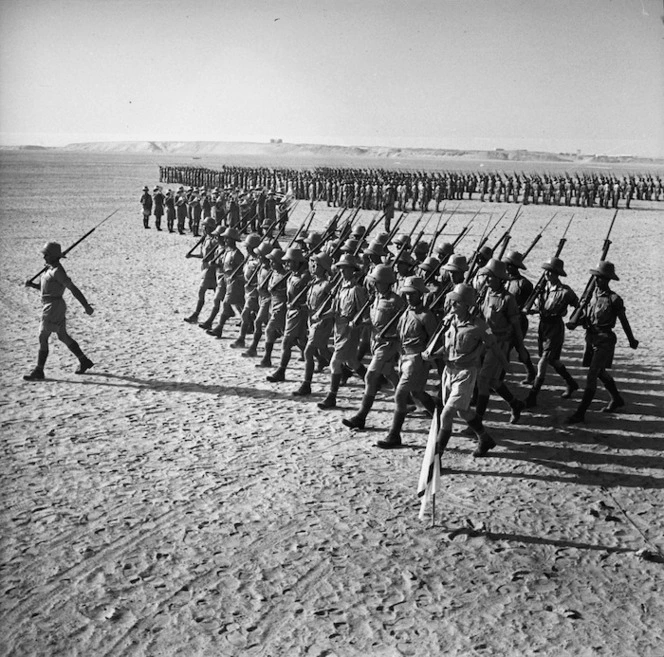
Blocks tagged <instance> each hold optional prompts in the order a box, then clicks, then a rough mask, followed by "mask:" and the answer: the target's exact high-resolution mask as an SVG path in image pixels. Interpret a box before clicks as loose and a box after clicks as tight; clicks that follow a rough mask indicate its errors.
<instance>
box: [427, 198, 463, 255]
mask: <svg viewBox="0 0 664 657" xmlns="http://www.w3.org/2000/svg"><path fill="white" fill-rule="evenodd" d="M460 206H461V203H457V206H456V208H454V210H452V212H451V213H450V216H449V217H448V218H447V221H446V222H445V223H444V224H443V226H442V227H441V229H440V230H437V231H436V232H435V233H434V236H433V238H432V240H431V245H430V246H429V253H428V255H431V254H432V253H433V249H434V246H435V244H436V241H437V240H438V238H439V237H440V236H441V235H442V234H443V233H444V232H445V229H446V228H447V224H449V223H450V220H451V219H452V217H453V216H454V214H455V212H456V211H457V210H458V209H459V207H460ZM444 211H445V207H444V206H443V212H444ZM441 218H442V217H441Z"/></svg>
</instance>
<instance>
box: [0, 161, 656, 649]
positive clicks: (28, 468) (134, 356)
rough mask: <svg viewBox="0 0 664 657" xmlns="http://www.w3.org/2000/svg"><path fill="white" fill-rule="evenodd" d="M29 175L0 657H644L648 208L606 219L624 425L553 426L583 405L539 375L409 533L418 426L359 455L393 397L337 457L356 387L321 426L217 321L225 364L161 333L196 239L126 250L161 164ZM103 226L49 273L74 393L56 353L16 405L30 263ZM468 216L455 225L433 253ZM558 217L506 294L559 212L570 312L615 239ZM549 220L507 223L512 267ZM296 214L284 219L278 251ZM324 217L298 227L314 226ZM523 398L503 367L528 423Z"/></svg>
mask: <svg viewBox="0 0 664 657" xmlns="http://www.w3.org/2000/svg"><path fill="white" fill-rule="evenodd" d="M40 157H41V156H37V155H35V156H33V155H30V156H23V155H21V154H3V155H2V178H1V180H2V197H3V203H2V206H3V207H2V209H1V214H0V219H1V227H2V230H1V231H0V249H1V254H2V262H3V267H4V272H5V274H4V276H3V277H2V281H1V289H0V292H1V294H0V303H1V308H2V317H3V319H2V349H1V351H0V358H1V361H0V363H1V364H0V383H1V384H2V393H1V397H0V403H1V404H2V406H1V408H2V414H1V423H2V424H1V426H2V452H3V454H2V456H3V458H2V465H1V466H0V476H1V479H0V483H1V486H2V489H1V490H2V502H3V504H2V512H1V516H0V518H1V520H0V522H1V524H0V528H1V538H0V547H1V551H2V560H1V570H0V573H1V580H0V583H1V587H2V607H1V610H0V613H1V617H0V618H1V625H2V635H1V637H0V647H1V648H0V650H1V652H2V654H6V655H95V656H98V655H108V656H111V655H215V656H216V655H275V656H276V655H311V656H314V657H322V656H332V655H339V656H344V655H380V656H383V655H536V654H537V655H554V656H558V655H588V656H590V655H598V656H600V655H601V656H607V655H616V656H621V657H623V656H632V655H633V656H635V657H637V656H638V657H648V656H656V655H661V654H662V650H663V648H662V646H663V645H664V596H663V595H662V591H663V590H664V559H663V558H662V553H663V552H664V536H663V534H662V526H663V522H664V493H663V490H662V489H663V484H664V461H663V460H662V449H663V446H664V404H663V403H662V402H663V394H662V392H663V390H664V371H663V370H664V311H663V310H662V308H663V307H664V306H663V304H664V291H663V290H664V288H663V285H662V283H663V280H664V277H663V276H662V261H663V260H662V248H663V246H664V203H661V204H654V203H653V204H650V205H646V204H642V205H641V206H640V207H638V208H636V209H634V210H631V211H621V212H620V213H619V215H618V219H617V221H616V225H615V228H614V233H613V235H612V240H613V245H612V246H611V251H610V259H612V260H613V261H614V262H615V263H616V268H617V272H618V275H619V276H620V278H621V280H620V281H619V282H616V283H615V284H614V285H613V288H614V289H615V290H616V291H617V292H618V293H620V294H621V295H622V296H623V298H624V300H625V304H626V307H627V313H628V317H629V318H630V320H631V322H632V326H633V328H634V332H635V334H636V337H637V338H638V339H639V340H640V345H639V348H638V350H636V351H632V350H630V349H629V348H628V347H627V341H626V339H625V337H624V335H622V334H621V333H620V332H619V333H618V335H619V339H618V345H619V346H618V348H617V355H616V362H615V365H614V374H615V376H616V378H617V381H618V384H619V387H620V388H621V389H622V390H623V391H624V393H625V396H626V398H627V400H628V407H627V408H626V411H625V412H624V413H621V414H619V415H617V414H616V415H610V414H605V413H601V412H600V409H601V407H602V406H603V404H604V403H605V402H606V400H607V399H608V394H607V393H606V392H605V391H604V390H603V389H602V388H600V391H599V394H598V397H597V398H596V400H595V402H594V404H593V406H592V407H591V411H590V412H589V413H588V419H587V422H586V423H585V424H581V425H576V426H573V427H568V426H566V425H565V424H564V423H563V420H564V418H565V416H566V415H568V414H570V413H571V411H572V410H573V409H574V408H575V402H576V401H578V397H577V398H576V399H575V400H572V401H569V400H567V401H566V400H561V399H560V397H559V394H560V392H561V391H562V383H561V381H560V380H559V379H557V378H556V375H555V374H554V373H550V375H549V377H548V380H547V384H546V386H545V388H544V389H543V391H542V393H541V395H540V399H541V403H540V405H539V406H538V407H537V408H536V409H533V411H534V412H529V413H524V415H523V417H522V420H521V422H520V424H518V425H516V426H512V425H509V424H508V423H507V422H506V420H507V417H508V414H507V407H506V405H505V404H504V402H502V401H500V400H495V401H493V402H492V405H491V406H490V409H489V412H488V415H487V424H488V426H489V427H490V430H491V432H492V434H493V435H494V437H495V438H496V440H497V441H498V443H499V446H498V448H497V449H495V450H494V451H493V452H491V456H490V457H488V458H486V459H479V460H478V459H473V458H472V457H471V451H472V449H473V441H472V440H471V439H470V438H469V437H465V436H462V435H455V436H454V437H453V439H452V441H451V443H450V448H449V449H448V451H447V453H446V455H445V462H444V466H445V469H444V472H443V480H444V482H443V486H444V492H443V494H442V495H439V496H438V500H437V504H436V518H435V524H433V526H432V523H431V516H430V513H429V514H428V515H427V518H426V519H425V520H424V521H421V520H419V519H418V511H419V501H418V499H417V496H416V487H417V480H418V476H419V471H420V465H421V461H422V456H423V453H424V446H425V443H426V436H427V431H428V426H429V420H427V419H426V418H425V416H424V415H423V413H422V412H421V411H417V412H416V413H415V414H414V415H413V416H412V417H409V418H408V419H407V421H406V425H405V433H404V442H405V444H406V445H405V448H404V449H401V450H395V451H392V452H387V453H386V452H383V451H382V450H378V449H376V448H375V447H374V446H373V445H374V443H375V441H376V440H377V439H379V438H381V437H382V436H383V434H384V433H385V432H386V429H387V427H388V425H389V421H390V417H391V408H392V402H391V397H390V393H389V392H387V391H386V392H383V393H382V394H381V396H380V397H379V399H378V400H377V403H376V405H375V407H374V411H373V412H372V414H371V415H370V416H369V425H370V427H369V430H368V431H365V432H351V431H349V430H348V429H346V428H345V427H343V425H342V424H341V418H342V417H343V416H344V415H345V414H348V413H350V412H351V411H352V410H354V409H355V408H356V407H357V405H358V403H359V398H360V396H361V391H362V388H361V385H360V382H359V380H358V379H357V378H354V379H351V380H350V381H349V385H348V386H347V387H345V388H343V389H342V390H341V394H340V408H339V409H338V410H335V411H330V412H322V411H319V410H318V408H317V407H316V403H315V402H317V401H320V399H321V397H322V395H323V394H324V392H325V390H326V387H327V376H328V375H327V373H324V374H319V375H316V378H315V381H314V395H313V396H312V397H311V398H308V399H304V400H300V399H297V398H294V397H293V396H292V395H291V392H292V391H293V390H294V389H295V388H296V387H297V386H298V384H299V380H300V378H301V374H302V363H301V362H298V360H297V358H294V359H293V361H292V363H291V368H290V369H289V371H288V373H287V379H288V380H287V382H285V383H281V384H272V383H268V382H267V381H266V379H265V376H266V374H267V373H268V372H266V370H264V369H258V368H256V367H255V361H253V360H250V359H245V358H241V357H240V355H239V354H238V353H237V351H236V350H233V349H230V348H229V344H230V341H231V340H232V339H234V338H235V337H236V335H237V326H236V324H235V323H234V322H233V321H231V322H230V323H229V324H228V328H227V330H226V332H225V336H224V338H225V339H222V340H215V339H214V338H212V337H210V336H207V335H205V333H204V332H203V331H202V330H201V329H199V328H198V327H195V326H191V325H189V324H186V323H185V322H183V321H182V320H183V318H184V317H185V316H186V315H188V314H189V313H190V312H191V311H192V310H193V307H194V303H195V296H196V290H197V285H198V280H199V269H198V268H199V261H196V260H186V259H185V258H184V254H185V253H186V251H187V250H188V249H189V248H190V247H191V246H192V245H193V244H194V242H195V239H194V238H193V237H192V236H190V235H189V236H185V237H182V236H178V235H177V234H173V235H170V234H168V233H165V232H161V233H158V232H157V231H155V230H154V228H152V229H151V230H149V231H146V230H144V229H143V227H142V224H141V218H140V208H139V204H138V198H139V197H140V189H141V187H142V186H143V184H149V185H150V186H152V185H154V184H155V183H157V179H156V177H157V174H156V164H157V163H158V162H157V160H150V159H148V158H143V159H140V160H138V159H132V158H122V157H120V156H117V157H110V156H107V157H106V159H104V158H101V157H100V158H96V157H95V156H93V155H86V156H85V157H84V156H82V155H81V156H80V158H79V157H77V156H76V155H71V154H70V155H69V156H68V158H67V159H66V160H64V161H62V160H58V159H57V158H51V157H46V156H43V157H41V159H40ZM116 208H120V210H119V212H118V213H117V214H116V215H115V216H114V217H113V218H112V219H110V220H109V221H107V222H106V223H105V224H103V226H101V227H100V228H99V229H98V230H97V231H95V232H94V233H93V234H92V235H91V236H90V237H89V238H88V239H87V240H86V241H85V242H83V243H82V244H81V245H80V246H79V247H77V248H76V249H75V250H74V251H72V253H71V254H70V256H69V257H68V258H67V260H66V261H65V267H66V268H67V271H68V273H69V274H70V276H71V277H72V279H73V280H74V282H75V283H77V284H78V285H79V287H80V288H81V289H82V291H83V292H84V294H85V295H86V296H87V297H88V299H89V300H90V302H91V303H92V304H93V305H94V306H95V313H94V315H93V316H91V317H88V316H87V315H85V313H84V312H83V309H82V308H81V307H80V305H79V304H78V303H77V302H76V301H75V300H74V299H73V297H71V295H67V301H68V306H69V313H68V325H69V328H70V331H71V334H72V335H73V336H74V337H75V338H76V339H77V340H78V341H79V342H80V344H81V346H82V347H83V349H84V350H85V351H86V352H87V353H89V355H90V357H91V358H92V359H93V360H94V362H95V367H94V368H93V369H92V370H91V371H90V372H89V373H88V374H86V375H84V376H77V375H75V374H74V373H73V372H74V369H75V367H76V361H75V359H74V357H73V356H72V355H71V354H70V353H69V352H68V351H67V350H66V348H64V346H63V345H62V344H60V343H57V341H56V340H55V338H53V339H52V342H51V355H50V358H49V361H48V364H47V372H46V374H47V380H46V381H44V382H32V383H30V382H24V381H23V380H22V375H23V374H26V373H28V372H29V371H30V370H31V369H32V367H33V366H34V361H35V358H36V352H37V329H38V325H39V313H40V301H39V294H38V292H36V291H34V290H29V289H26V288H25V287H23V282H24V281H25V280H26V279H27V278H29V277H30V276H32V275H33V274H35V273H36V272H37V271H39V269H41V267H42V264H43V263H42V260H41V257H40V254H39V249H40V247H41V246H42V245H43V243H44V242H46V241H47V240H57V241H60V242H61V243H62V244H63V247H66V246H68V245H69V244H70V243H72V242H74V241H75V240H76V239H77V238H78V237H80V236H81V235H83V234H84V233H85V232H86V231H88V230H90V229H91V228H92V227H93V226H95V225H96V224H97V223H98V222H99V221H101V219H103V218H104V217H105V216H106V215H108V214H110V213H111V212H112V211H113V210H115V209H116ZM479 208H480V204H479V203H476V202H472V203H470V202H467V201H466V202H464V203H463V205H462V206H461V207H460V208H459V212H458V214H457V215H456V216H455V217H454V218H453V219H452V221H451V222H450V224H449V226H448V232H449V233H450V236H453V235H454V234H455V233H456V232H458V231H459V230H460V228H461V227H462V226H463V225H465V223H466V222H467V221H468V219H469V218H470V216H472V214H473V213H474V212H475V211H476V210H477V209H479ZM449 209H450V206H449V205H448V211H449ZM504 210H508V216H507V217H506V220H507V219H509V218H510V217H511V216H512V214H513V213H514V212H515V211H516V206H513V205H512V206H509V205H495V204H484V205H483V207H482V211H483V213H484V214H483V215H482V217H481V219H482V221H479V219H478V220H476V221H475V222H474V224H473V226H474V229H473V232H472V235H471V237H469V238H467V239H466V240H464V242H462V243H461V245H460V247H459V252H461V253H465V254H466V255H469V254H470V252H471V251H472V248H473V247H474V245H475V244H476V243H477V241H478V239H479V237H480V234H481V232H482V230H483V229H484V225H485V222H486V219H485V217H486V216H488V215H489V213H493V216H494V219H495V218H497V217H498V216H499V213H502V212H503V211H504ZM558 210H559V212H560V215H559V217H557V218H556V220H555V222H554V223H553V224H552V226H551V227H550V229H549V230H548V231H547V233H546V234H545V235H544V237H543V238H542V240H541V242H540V243H539V244H538V245H537V246H536V247H535V249H534V251H533V253H532V254H531V256H530V257H529V259H528V264H529V271H528V273H529V275H530V276H531V278H535V277H537V276H538V275H539V272H540V269H539V265H540V264H541V262H543V261H544V260H545V259H547V258H548V257H549V256H550V255H552V253H553V251H554V250H555V247H556V244H557V241H558V239H559V237H560V236H561V234H562V231H563V230H564V226H565V225H566V221H567V219H568V218H569V216H570V214H571V212H572V211H575V212H577V215H576V217H575V220H574V223H573V224H572V227H571V228H570V233H569V235H568V237H569V242H568V244H567V246H566V248H565V251H564V252H563V258H564V260H565V262H566V269H567V272H568V274H569V277H568V282H569V283H570V284H571V285H572V286H573V287H574V288H575V289H576V290H577V291H579V292H580V291H581V289H582V288H583V285H584V284H585V281H586V279H587V276H588V268H589V267H591V266H594V265H595V264H596V260H597V258H598V254H599V252H600V249H601V246H602V240H603V239H604V236H605V233H606V229H607V228H608V224H609V221H610V218H611V212H610V211H606V210H576V209H569V208H560V209H558ZM554 211H555V210H554V209H552V208H550V207H542V206H538V207H534V206H528V207H526V208H524V210H523V216H522V218H521V219H520V221H519V223H518V224H517V225H516V227H515V230H514V237H513V242H512V244H513V246H514V247H515V248H520V249H521V250H523V249H525V248H526V247H527V246H528V244H529V243H530V241H531V240H532V238H533V237H534V236H535V234H536V233H537V232H538V230H539V229H540V228H541V226H543V225H544V223H545V222H546V220H547V219H548V218H549V217H550V216H551V214H552V213H553V212H554ZM306 212H307V207H306V206H305V203H304V202H301V203H300V205H299V206H298V208H297V209H296V211H295V214H294V217H293V221H292V225H291V227H290V229H289V233H290V234H292V231H293V230H294V229H295V227H296V226H297V225H298V224H299V223H300V222H301V221H302V219H303V218H304V216H305V215H306ZM332 214H333V209H328V208H326V207H323V206H322V205H320V204H319V205H318V206H317V207H316V218H315V223H314V226H315V227H321V226H324V225H325V224H326V223H327V222H328V221H329V219H330V218H331V216H332ZM373 214H374V213H368V212H367V213H365V214H364V215H363V220H362V223H365V224H367V223H368V222H369V220H370V218H371V217H372V216H373ZM409 221H413V219H412V218H410V217H409ZM434 222H435V219H434V221H432V223H431V224H430V226H432V224H433V223H434ZM407 225H408V224H407ZM533 333H534V331H533V330H532V329H531V339H530V340H529V345H530V348H531V351H532V350H533V349H534V344H533V341H532V335H533ZM582 345H583V335H582V332H581V331H580V330H577V331H575V332H574V333H571V334H570V335H569V337H568V349H567V352H566V355H565V359H566V360H567V362H568V363H569V365H570V369H571V371H572V372H573V373H574V374H575V375H576V376H578V377H579V378H581V377H582V376H583V370H582V369H581V367H580V360H581V353H582ZM279 353H280V352H279V350H278V349H277V350H275V358H274V360H275V361H276V359H277V358H278V356H279ZM522 378H523V373H522V370H521V368H520V366H515V367H514V372H513V374H511V375H510V377H509V382H510V384H511V385H512V386H513V388H514V390H515V391H516V392H517V394H519V395H520V396H522V397H523V396H525V394H526V388H524V387H523V386H521V385H520V384H519V381H521V379H522ZM431 383H432V384H433V383H434V380H433V377H432V379H431ZM458 429H461V427H458Z"/></svg>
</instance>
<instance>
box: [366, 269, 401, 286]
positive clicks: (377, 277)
mask: <svg viewBox="0 0 664 657" xmlns="http://www.w3.org/2000/svg"><path fill="white" fill-rule="evenodd" d="M371 278H373V280H374V281H376V282H377V283H386V284H387V285H394V282H395V281H396V280H397V279H396V276H395V274H394V269H392V267H390V266H389V265H377V266H376V267H374V270H373V271H372V272H371Z"/></svg>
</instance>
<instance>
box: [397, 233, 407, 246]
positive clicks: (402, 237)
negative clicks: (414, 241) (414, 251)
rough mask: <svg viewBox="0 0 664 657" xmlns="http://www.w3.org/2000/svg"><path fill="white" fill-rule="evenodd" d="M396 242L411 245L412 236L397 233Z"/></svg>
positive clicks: (401, 244) (400, 244) (399, 244)
mask: <svg viewBox="0 0 664 657" xmlns="http://www.w3.org/2000/svg"><path fill="white" fill-rule="evenodd" d="M394 243H395V244H396V245H397V246H399V247H401V246H403V245H404V244H408V246H410V237H408V235H397V237H396V238H395V239H394Z"/></svg>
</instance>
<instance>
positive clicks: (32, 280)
mask: <svg viewBox="0 0 664 657" xmlns="http://www.w3.org/2000/svg"><path fill="white" fill-rule="evenodd" d="M119 211H120V208H118V209H117V210H114V211H113V212H111V214H109V215H108V217H106V218H105V219H103V220H102V221H100V222H99V223H98V224H97V225H96V226H95V227H94V228H93V229H91V230H89V231H88V232H87V233H85V235H83V237H81V238H80V239H78V240H76V241H75V242H74V243H73V244H72V245H71V246H70V247H68V248H66V249H65V250H64V251H63V252H62V255H61V256H60V257H61V258H64V257H65V256H66V255H67V254H68V253H69V252H70V251H71V250H72V249H73V248H75V247H77V246H78V245H79V244H80V243H81V242H82V241H83V240H84V239H87V238H88V237H90V235H92V233H94V232H95V231H96V230H97V228H99V226H101V225H102V224H103V223H104V222H105V221H108V220H109V219H110V218H111V217H112V216H113V215H114V214H115V213H116V212H119ZM47 269H48V265H46V266H45V267H44V268H43V269H42V270H41V271H40V272H39V273H37V274H35V275H34V276H33V277H32V278H31V279H30V280H27V281H26V282H25V285H26V286H27V287H30V286H31V285H32V283H34V281H35V279H37V278H39V277H40V276H41V275H42V274H43V273H44V272H45V271H46V270H47Z"/></svg>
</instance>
